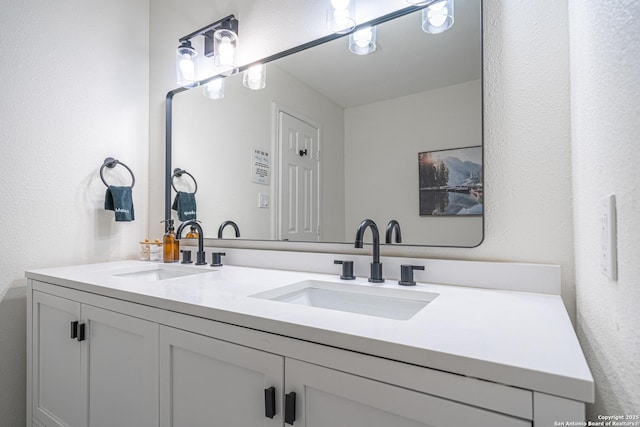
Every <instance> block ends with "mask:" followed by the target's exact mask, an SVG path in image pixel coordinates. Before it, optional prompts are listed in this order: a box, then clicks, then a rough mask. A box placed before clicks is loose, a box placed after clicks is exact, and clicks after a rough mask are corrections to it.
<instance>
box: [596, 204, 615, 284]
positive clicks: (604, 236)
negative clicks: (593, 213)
mask: <svg viewBox="0 0 640 427" xmlns="http://www.w3.org/2000/svg"><path fill="white" fill-rule="evenodd" d="M616 233H617V232H616V196H615V195H614V194H611V195H609V196H607V197H605V198H604V199H602V201H601V202H600V236H601V238H600V241H601V249H600V252H601V254H600V271H601V272H602V274H604V275H605V276H607V277H608V278H609V279H611V280H618V254H617V250H616V249H617V248H616V246H617V242H616Z"/></svg>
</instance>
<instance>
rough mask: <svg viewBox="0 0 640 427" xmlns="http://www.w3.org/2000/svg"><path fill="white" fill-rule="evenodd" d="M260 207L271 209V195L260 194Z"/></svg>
mask: <svg viewBox="0 0 640 427" xmlns="http://www.w3.org/2000/svg"><path fill="white" fill-rule="evenodd" d="M258 207H259V208H269V195H268V194H265V193H258Z"/></svg>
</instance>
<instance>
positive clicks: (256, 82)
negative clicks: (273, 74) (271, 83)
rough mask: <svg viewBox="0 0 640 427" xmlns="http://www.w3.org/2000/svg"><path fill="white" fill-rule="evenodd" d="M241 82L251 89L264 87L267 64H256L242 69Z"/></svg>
mask: <svg viewBox="0 0 640 427" xmlns="http://www.w3.org/2000/svg"><path fill="white" fill-rule="evenodd" d="M242 84H243V85H244V86H245V87H248V88H249V89H253V90H259V89H264V88H265V86H266V85H267V66H266V65H264V64H257V65H253V66H251V67H249V68H248V69H246V70H245V71H244V75H243V76H242Z"/></svg>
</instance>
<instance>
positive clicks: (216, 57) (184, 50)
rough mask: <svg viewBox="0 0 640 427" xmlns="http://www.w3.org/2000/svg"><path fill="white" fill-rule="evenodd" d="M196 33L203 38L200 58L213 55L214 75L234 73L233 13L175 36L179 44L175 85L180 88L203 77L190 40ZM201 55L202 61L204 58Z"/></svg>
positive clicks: (235, 30) (235, 35)
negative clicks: (189, 32) (179, 36)
mask: <svg viewBox="0 0 640 427" xmlns="http://www.w3.org/2000/svg"><path fill="white" fill-rule="evenodd" d="M198 36H203V37H204V52H203V54H204V57H205V58H211V57H213V61H214V63H215V65H216V67H218V69H217V70H216V72H215V74H222V73H224V74H234V73H235V72H237V68H236V65H235V55H236V48H237V45H238V20H237V19H236V18H235V16H234V15H229V16H227V17H225V18H222V19H220V20H218V21H216V22H214V23H212V24H209V25H207V26H206V27H202V28H200V29H199V30H197V31H194V32H193V33H191V34H188V35H186V36H184V37H182V38H180V39H179V42H180V46H179V47H178V49H177V50H176V73H177V76H178V78H177V82H178V85H180V86H182V87H192V86H195V85H196V84H197V82H198V80H201V79H202V78H203V76H200V75H199V70H198V68H199V67H198V63H197V57H198V52H197V51H196V50H195V49H194V48H193V46H192V45H191V40H192V39H194V38H195V37H198ZM205 58H203V59H202V60H203V61H205V60H206V59H205ZM220 68H222V69H220ZM204 77H209V76H204Z"/></svg>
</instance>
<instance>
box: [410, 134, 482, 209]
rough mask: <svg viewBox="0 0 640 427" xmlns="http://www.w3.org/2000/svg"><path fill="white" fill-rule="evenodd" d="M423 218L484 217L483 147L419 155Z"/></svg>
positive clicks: (428, 152)
mask: <svg viewBox="0 0 640 427" xmlns="http://www.w3.org/2000/svg"><path fill="white" fill-rule="evenodd" d="M418 174H419V178H418V179H419V193H420V216H470V215H482V211H483V205H484V195H483V191H482V147H480V146H478V147H467V148H456V149H451V150H441V151H425V152H422V153H418Z"/></svg>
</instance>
